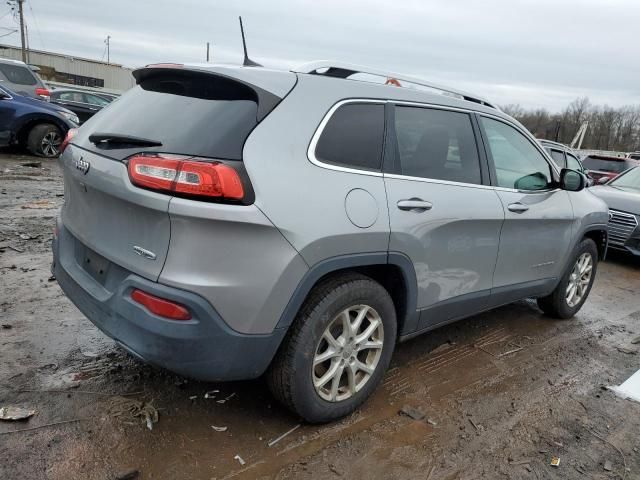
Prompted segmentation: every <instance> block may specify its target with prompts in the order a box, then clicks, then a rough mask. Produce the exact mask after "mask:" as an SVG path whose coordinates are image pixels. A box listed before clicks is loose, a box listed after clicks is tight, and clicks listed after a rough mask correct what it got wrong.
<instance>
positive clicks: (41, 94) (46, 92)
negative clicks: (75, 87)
mask: <svg viewBox="0 0 640 480" xmlns="http://www.w3.org/2000/svg"><path fill="white" fill-rule="evenodd" d="M36 95H38V96H39V97H50V96H51V93H49V90H47V89H46V88H36Z"/></svg>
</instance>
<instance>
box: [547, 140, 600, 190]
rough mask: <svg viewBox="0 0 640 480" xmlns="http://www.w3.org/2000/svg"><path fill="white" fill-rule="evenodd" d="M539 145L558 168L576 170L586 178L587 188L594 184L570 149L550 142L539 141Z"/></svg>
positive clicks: (575, 154) (576, 155)
mask: <svg viewBox="0 0 640 480" xmlns="http://www.w3.org/2000/svg"><path fill="white" fill-rule="evenodd" d="M540 145H542V146H543V147H544V149H545V150H546V151H547V153H548V154H549V156H551V159H552V160H553V161H554V162H555V164H556V165H557V166H558V167H560V168H570V169H571V170H576V171H578V172H580V173H582V174H584V175H585V176H586V177H587V186H591V185H593V184H594V180H593V177H591V176H590V175H589V172H588V170H587V169H586V168H584V166H583V165H582V162H581V161H580V159H579V156H578V154H577V153H576V152H574V151H573V149H572V148H571V147H568V146H567V145H564V144H562V143H558V142H552V141H551V140H544V139H541V140H540Z"/></svg>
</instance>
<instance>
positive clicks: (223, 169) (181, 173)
mask: <svg viewBox="0 0 640 480" xmlns="http://www.w3.org/2000/svg"><path fill="white" fill-rule="evenodd" d="M183 158H185V157H179V156H173V157H172V156H170V155H136V156H133V157H131V158H130V159H129V177H130V178H131V183H133V184H134V185H137V186H139V187H146V188H151V189H153V190H164V191H168V192H174V193H182V194H185V195H192V196H199V197H213V198H227V199H230V200H241V199H242V198H243V197H244V188H243V186H242V181H241V180H240V176H239V175H238V172H236V171H235V170H234V169H233V168H231V167H230V166H228V165H225V164H224V163H219V162H212V161H210V160H207V159H202V161H194V159H193V157H186V159H184V160H183Z"/></svg>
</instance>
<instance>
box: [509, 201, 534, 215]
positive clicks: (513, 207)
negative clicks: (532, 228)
mask: <svg viewBox="0 0 640 480" xmlns="http://www.w3.org/2000/svg"><path fill="white" fill-rule="evenodd" d="M507 208H508V209H509V211H510V212H514V213H524V212H526V211H527V210H529V207H528V206H527V205H525V204H524V203H520V202H516V203H510V204H509V206H508V207H507Z"/></svg>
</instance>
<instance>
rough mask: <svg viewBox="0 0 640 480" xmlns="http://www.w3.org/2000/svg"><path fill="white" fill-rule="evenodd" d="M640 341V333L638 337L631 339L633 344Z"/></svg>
mask: <svg viewBox="0 0 640 480" xmlns="http://www.w3.org/2000/svg"><path fill="white" fill-rule="evenodd" d="M639 343H640V335H638V336H637V337H636V338H634V339H633V340H631V344H632V345H637V344H639Z"/></svg>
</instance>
